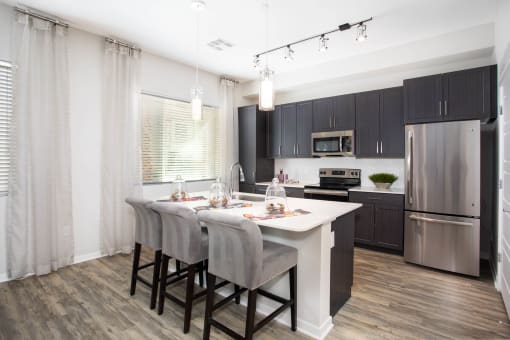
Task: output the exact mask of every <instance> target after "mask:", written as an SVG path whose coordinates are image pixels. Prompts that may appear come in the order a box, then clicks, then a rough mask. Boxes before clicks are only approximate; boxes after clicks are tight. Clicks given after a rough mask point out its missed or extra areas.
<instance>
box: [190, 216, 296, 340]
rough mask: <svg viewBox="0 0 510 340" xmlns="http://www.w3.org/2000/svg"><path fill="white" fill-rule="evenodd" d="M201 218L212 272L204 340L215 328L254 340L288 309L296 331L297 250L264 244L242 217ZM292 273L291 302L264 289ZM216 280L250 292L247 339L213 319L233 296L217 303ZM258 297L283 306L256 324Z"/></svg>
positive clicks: (249, 223)
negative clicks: (262, 287)
mask: <svg viewBox="0 0 510 340" xmlns="http://www.w3.org/2000/svg"><path fill="white" fill-rule="evenodd" d="M198 218H199V220H200V221H201V222H203V223H205V224H206V226H207V230H208V233H209V268H208V273H207V299H206V307H205V320H204V334H203V338H204V340H206V339H209V336H210V332H211V325H212V326H215V327H217V328H218V329H220V330H221V331H223V332H225V333H226V334H228V335H229V336H231V337H233V338H236V339H249V340H251V339H252V337H253V334H254V333H255V332H256V331H258V330H259V329H260V328H262V327H263V326H264V325H266V324H267V323H268V322H269V321H271V320H272V319H274V318H275V317H276V316H277V315H278V314H280V313H281V312H283V311H284V310H285V309H287V308H289V307H290V309H291V329H292V330H293V331H295V330H296V269H297V250H296V249H295V248H292V247H288V246H285V245H282V244H278V243H275V242H269V241H264V240H262V234H261V232H260V228H259V226H258V225H257V224H256V223H255V222H253V221H250V220H248V219H245V218H242V217H240V216H233V215H227V214H225V213H220V212H215V211H200V212H198ZM287 271H288V272H289V284H290V298H289V299H284V298H282V297H279V296H276V295H274V294H272V293H270V292H267V291H265V290H263V289H260V287H261V286H262V285H264V284H265V283H267V282H269V281H271V280H272V279H274V278H276V277H277V276H279V275H280V274H282V273H285V272H287ZM216 277H220V278H223V279H225V280H228V281H230V282H233V283H235V284H238V285H240V286H241V287H244V288H242V289H241V292H243V291H246V290H248V307H247V316H246V328H245V335H244V337H243V336H242V335H240V334H238V333H237V332H235V331H233V330H232V329H230V328H228V327H227V326H225V325H224V324H222V323H220V322H218V321H216V320H215V319H213V311H214V310H216V309H218V308H219V307H221V306H223V305H225V304H226V303H227V302H228V301H229V300H231V299H232V298H233V296H229V297H227V298H225V299H223V300H222V301H220V302H218V303H216V304H215V303H214V291H213V290H211V289H210V287H213V286H214V284H215V282H216ZM257 293H258V294H260V295H262V296H265V297H267V298H269V299H272V300H275V301H277V302H279V303H281V304H282V305H281V306H280V307H279V308H278V309H276V310H275V311H274V312H273V313H271V314H269V315H268V316H267V317H265V318H264V319H263V320H261V321H260V322H258V323H257V324H255V310H256V307H257V306H256V304H257Z"/></svg>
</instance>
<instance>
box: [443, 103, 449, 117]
mask: <svg viewBox="0 0 510 340" xmlns="http://www.w3.org/2000/svg"><path fill="white" fill-rule="evenodd" d="M444 116H445V117H446V116H448V101H447V100H446V99H445V100H444Z"/></svg>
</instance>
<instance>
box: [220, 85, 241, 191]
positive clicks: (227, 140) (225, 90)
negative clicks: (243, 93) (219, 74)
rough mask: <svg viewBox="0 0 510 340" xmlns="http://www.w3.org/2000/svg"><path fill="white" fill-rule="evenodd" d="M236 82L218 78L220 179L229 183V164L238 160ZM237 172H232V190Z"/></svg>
mask: <svg viewBox="0 0 510 340" xmlns="http://www.w3.org/2000/svg"><path fill="white" fill-rule="evenodd" d="M235 91H236V83H235V82H234V81H232V80H229V79H224V78H222V79H221V80H220V111H219V114H220V136H222V139H221V153H220V155H221V163H220V164H221V179H222V181H224V182H226V184H227V185H230V166H231V165H232V164H233V163H235V162H237V161H238V160H239V138H238V120H237V112H236V103H235ZM237 174H238V173H237V172H236V173H235V174H234V175H235V176H234V191H237V190H238V189H239V188H238V184H239V181H238V176H237Z"/></svg>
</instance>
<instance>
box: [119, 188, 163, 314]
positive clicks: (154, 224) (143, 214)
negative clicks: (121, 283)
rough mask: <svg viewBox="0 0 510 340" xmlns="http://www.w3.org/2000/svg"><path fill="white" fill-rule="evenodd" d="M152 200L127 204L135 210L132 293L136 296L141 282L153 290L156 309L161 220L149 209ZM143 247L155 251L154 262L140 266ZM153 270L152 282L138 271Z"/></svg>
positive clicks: (152, 301) (138, 200)
mask: <svg viewBox="0 0 510 340" xmlns="http://www.w3.org/2000/svg"><path fill="white" fill-rule="evenodd" d="M152 202H153V201H151V200H146V199H140V198H127V199H126V203H128V204H129V205H131V206H132V207H133V209H134V210H135V216H136V225H135V252H134V256H133V270H132V272H131V291H130V294H131V295H134V294H135V291H136V282H137V281H140V282H142V283H143V284H145V285H147V286H149V287H150V288H151V302H150V308H151V309H154V308H155V307H156V298H157V296H158V295H157V292H158V284H159V273H160V267H161V218H160V217H159V214H158V213H156V212H154V211H153V210H151V209H150V208H148V207H147V205H148V204H150V203H152ZM142 245H143V246H147V247H149V248H152V249H154V262H150V263H146V264H143V265H140V252H141V250H142ZM148 267H154V268H153V274H152V282H149V281H147V280H145V279H144V278H142V277H140V276H138V271H139V270H142V269H145V268H148Z"/></svg>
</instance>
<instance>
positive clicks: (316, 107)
mask: <svg viewBox="0 0 510 340" xmlns="http://www.w3.org/2000/svg"><path fill="white" fill-rule="evenodd" d="M355 116H356V106H355V96H354V94H346V95H341V96H336V97H329V98H321V99H316V100H314V101H313V124H312V125H313V132H323V131H342V130H354V128H355V124H356V118H355Z"/></svg>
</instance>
